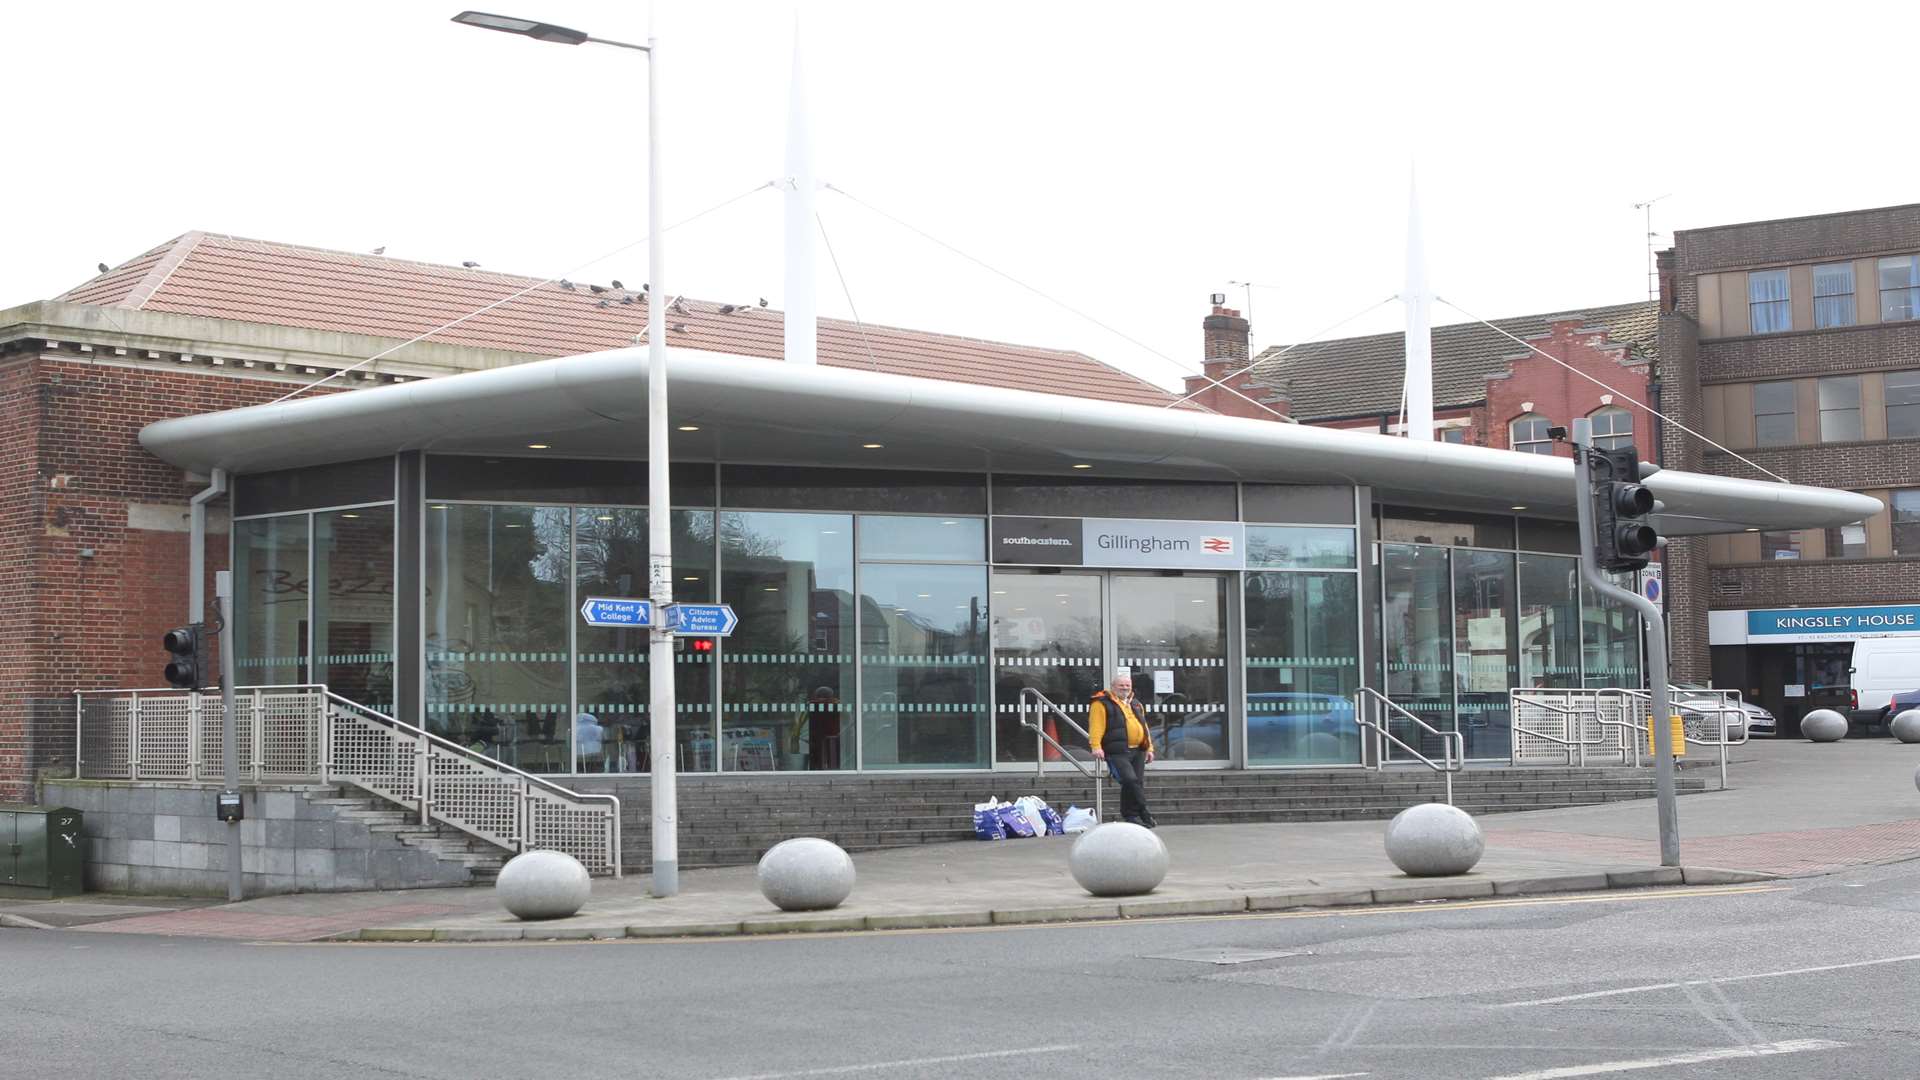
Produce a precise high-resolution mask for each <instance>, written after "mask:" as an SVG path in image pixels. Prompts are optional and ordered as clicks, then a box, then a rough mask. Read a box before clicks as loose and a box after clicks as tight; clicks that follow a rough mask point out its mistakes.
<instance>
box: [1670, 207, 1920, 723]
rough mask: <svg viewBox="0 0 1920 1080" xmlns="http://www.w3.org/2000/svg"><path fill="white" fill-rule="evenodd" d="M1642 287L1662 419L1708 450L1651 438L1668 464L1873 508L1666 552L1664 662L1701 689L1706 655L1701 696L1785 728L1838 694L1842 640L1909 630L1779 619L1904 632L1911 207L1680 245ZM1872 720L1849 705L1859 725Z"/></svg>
mask: <svg viewBox="0 0 1920 1080" xmlns="http://www.w3.org/2000/svg"><path fill="white" fill-rule="evenodd" d="M1661 275H1662V292H1663V297H1662V299H1663V309H1664V310H1663V314H1662V326H1661V342H1660V353H1661V362H1662V367H1663V369H1665V374H1664V380H1663V381H1664V382H1665V383H1666V385H1667V388H1668V389H1667V397H1666V402H1665V407H1666V409H1667V410H1668V411H1669V412H1672V413H1673V414H1674V415H1675V416H1676V418H1679V419H1682V420H1683V421H1684V422H1686V423H1688V424H1690V425H1692V426H1695V427H1697V428H1698V429H1700V430H1702V431H1703V432H1704V433H1705V434H1706V435H1707V436H1708V437H1710V438H1711V439H1713V440H1714V441H1715V442H1717V443H1719V444H1721V446H1722V447H1724V449H1718V448H1715V447H1711V446H1707V445H1704V444H1702V443H1700V442H1699V441H1698V440H1693V439H1683V438H1679V437H1677V433H1674V432H1669V435H1668V438H1667V440H1666V442H1667V449H1668V453H1669V455H1670V458H1671V460H1672V463H1673V464H1674V465H1676V466H1677V467H1680V468H1685V469H1690V470H1697V471H1701V472H1707V473H1715V474H1720V475H1725V476H1737V477H1744V478H1748V479H1754V480H1766V481H1771V480H1772V479H1773V477H1772V476H1769V475H1768V474H1769V473H1772V474H1777V476H1779V477H1784V478H1786V479H1788V480H1790V481H1792V482H1794V483H1802V484H1819V485H1823V486H1830V487H1836V488H1848V489H1851V490H1853V491H1857V492H1862V493H1864V494H1867V495H1870V496H1872V497H1874V498H1876V499H1878V500H1879V501H1880V502H1881V503H1882V504H1883V505H1884V506H1885V509H1883V510H1882V511H1881V512H1880V513H1878V514H1875V515H1872V516H1871V517H1868V518H1866V519H1865V520H1864V521H1861V522H1859V523H1857V524H1853V525H1846V526H1841V527H1837V528H1829V529H1816V530H1800V531H1782V532H1761V531H1750V532H1747V533H1744V534H1737V535H1731V536H1718V537H1712V538H1702V539H1693V540H1686V541H1680V542H1678V543H1677V544H1675V545H1674V546H1673V550H1671V551H1670V558H1671V559H1672V560H1673V561H1674V562H1675V564H1676V568H1675V571H1674V572H1673V574H1672V576H1673V578H1674V585H1675V586H1676V588H1675V589H1674V590H1673V593H1672V595H1670V598H1669V599H1670V601H1671V602H1672V604H1673V609H1672V610H1673V612H1674V618H1675V621H1676V624H1683V625H1685V626H1686V627H1687V628H1688V630H1689V633H1688V634H1686V635H1685V636H1684V637H1683V636H1681V635H1676V638H1675V641H1676V648H1677V649H1678V648H1679V647H1680V645H1681V644H1682V642H1683V641H1684V642H1685V644H1686V645H1687V646H1688V647H1687V648H1686V651H1685V652H1684V653H1679V652H1677V653H1676V661H1677V663H1676V666H1677V667H1678V666H1680V664H1679V663H1678V662H1679V661H1681V660H1682V659H1684V662H1685V668H1686V669H1687V670H1689V671H1691V672H1693V673H1696V676H1697V674H1699V673H1703V672H1704V670H1705V669H1706V667H1707V657H1706V656H1704V655H1702V654H1703V653H1704V652H1705V647H1704V646H1705V644H1706V643H1709V642H1710V643H1711V646H1712V655H1711V672H1712V675H1713V677H1714V681H1715V683H1716V685H1726V686H1738V687H1741V688H1743V689H1745V690H1746V691H1747V692H1748V693H1749V694H1750V695H1752V696H1754V697H1756V698H1757V699H1758V700H1759V701H1760V702H1761V703H1762V704H1765V705H1768V706H1769V707H1771V708H1773V709H1775V711H1776V712H1780V713H1781V715H1782V716H1783V717H1784V718H1788V719H1791V718H1793V717H1796V716H1797V715H1798V714H1799V713H1800V712H1801V711H1802V710H1803V709H1804V708H1806V707H1808V706H1810V705H1812V704H1819V703H1822V702H1832V701H1835V700H1838V699H1840V698H1841V697H1843V694H1842V693H1841V691H1843V690H1844V688H1847V687H1848V686H1849V683H1850V681H1851V680H1850V675H1852V673H1851V672H1850V670H1849V669H1850V668H1852V667H1854V666H1855V664H1854V663H1853V659H1852V656H1853V652H1854V643H1855V641H1857V640H1859V639H1860V638H1861V637H1864V636H1883V635H1888V634H1907V633H1912V631H1902V630H1891V631H1888V630H1879V631H1870V632H1865V633H1861V632H1854V631H1850V630H1846V629H1839V628H1823V629H1817V630H1812V631H1809V630H1807V629H1806V628H1805V626H1804V620H1795V619H1791V618H1787V617H1784V616H1783V615H1782V614H1781V613H1783V612H1796V613H1803V614H1804V613H1806V612H1807V610H1808V609H1821V610H1822V611H1830V612H1831V613H1832V615H1833V617H1834V618H1835V619H1838V620H1850V619H1854V618H1856V617H1857V616H1859V615H1861V614H1862V613H1868V612H1874V613H1879V614H1882V615H1886V614H1892V615H1894V616H1896V617H1898V619H1905V620H1907V621H1912V620H1911V619H1909V617H1920V205H1909V206H1894V207H1885V208H1880V209H1873V210H1858V211H1850V212H1846V213H1837V214H1824V215H1819V216H1814V217H1802V218H1789V219H1784V220H1778V221H1758V222H1748V223H1743V224H1737V225H1724V226H1718V227H1715V228H1709V229H1684V230H1680V231H1678V232H1676V233H1675V234H1674V246H1673V249H1672V250H1671V251H1667V252H1663V253H1661ZM1683 391H1684V392H1683ZM1742 459H1745V460H1742ZM1762 470H1765V471H1762ZM1682 581H1685V582H1687V584H1688V587H1687V588H1686V589H1685V591H1684V594H1683V592H1682V590H1681V589H1680V588H1678V587H1677V586H1679V585H1680V583H1681V582H1682ZM1842 625H1844V622H1843V623H1842ZM1910 674H1911V676H1912V679H1913V684H1914V685H1915V686H1920V671H1914V672H1911V673H1910ZM1881 704H1884V701H1883V700H1876V699H1874V698H1873V695H1872V693H1871V691H1863V700H1862V701H1861V702H1860V705H1861V707H1862V708H1861V712H1862V714H1871V713H1877V711H1878V708H1879V706H1880V705H1881ZM1862 718H1865V716H1864V715H1863V716H1862Z"/></svg>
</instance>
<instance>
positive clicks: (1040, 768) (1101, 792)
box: [1019, 686, 1107, 825]
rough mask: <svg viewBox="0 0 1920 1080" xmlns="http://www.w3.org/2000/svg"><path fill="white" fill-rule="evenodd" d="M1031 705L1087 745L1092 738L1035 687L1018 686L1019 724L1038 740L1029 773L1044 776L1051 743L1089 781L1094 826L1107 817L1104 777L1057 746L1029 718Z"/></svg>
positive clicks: (1069, 751) (1053, 739)
mask: <svg viewBox="0 0 1920 1080" xmlns="http://www.w3.org/2000/svg"><path fill="white" fill-rule="evenodd" d="M1032 707H1038V708H1041V709H1044V710H1046V711H1048V712H1051V713H1053V715H1054V716H1055V717H1057V718H1058V719H1059V720H1060V722H1061V723H1063V724H1065V725H1067V726H1068V727H1070V728H1072V729H1073V730H1074V731H1076V732H1079V734H1080V737H1081V738H1083V739H1086V740H1087V745H1089V746H1091V745H1093V737H1092V736H1091V735H1088V734H1087V729H1086V728H1083V727H1081V726H1080V725H1079V724H1078V723H1077V722H1076V721H1075V720H1074V719H1073V717H1071V716H1068V715H1067V713H1066V710H1064V709H1062V708H1061V707H1060V706H1058V705H1055V704H1054V703H1053V702H1052V701H1051V700H1050V699H1049V698H1048V697H1047V695H1045V694H1043V693H1041V692H1040V691H1039V689H1038V688H1036V687H1032V686H1027V687H1022V688H1021V690H1020V702H1019V718H1020V726H1021V727H1024V728H1029V729H1031V730H1032V731H1033V733H1034V734H1035V735H1038V736H1039V737H1040V738H1041V740H1042V743H1041V744H1039V745H1038V748H1037V749H1035V751H1034V754H1033V774H1034V775H1035V776H1044V775H1045V774H1046V754H1047V751H1046V747H1047V746H1052V747H1053V748H1054V749H1055V750H1056V751H1058V752H1059V754H1060V756H1061V757H1062V758H1063V759H1065V761H1066V762H1067V764H1069V765H1071V766H1073V767H1074V768H1075V769H1078V770H1079V771H1080V775H1082V776H1084V777H1086V778H1087V779H1089V780H1091V781H1093V820H1094V823H1095V824H1096V825H1097V824H1099V823H1100V822H1102V821H1105V820H1106V818H1107V806H1106V788H1105V787H1103V786H1102V785H1101V783H1100V781H1101V780H1103V779H1105V777H1104V776H1103V775H1102V774H1100V773H1098V772H1095V771H1094V770H1092V769H1089V768H1087V767H1086V766H1085V765H1083V764H1081V763H1080V759H1079V758H1076V757H1074V756H1073V751H1071V750H1069V749H1067V748H1066V747H1064V746H1062V745H1060V740H1058V739H1056V738H1054V737H1053V736H1051V735H1049V734H1047V729H1046V725H1045V724H1042V723H1041V722H1040V721H1039V720H1034V719H1029V717H1028V710H1029V709H1030V708H1032Z"/></svg>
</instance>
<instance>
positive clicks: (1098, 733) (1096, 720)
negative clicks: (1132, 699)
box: [1087, 692, 1153, 753]
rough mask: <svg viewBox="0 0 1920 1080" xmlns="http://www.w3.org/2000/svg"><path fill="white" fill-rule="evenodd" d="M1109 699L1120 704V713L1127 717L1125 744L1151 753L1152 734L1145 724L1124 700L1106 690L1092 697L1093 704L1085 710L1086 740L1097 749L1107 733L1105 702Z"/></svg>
mask: <svg viewBox="0 0 1920 1080" xmlns="http://www.w3.org/2000/svg"><path fill="white" fill-rule="evenodd" d="M1109 701H1111V702H1112V703H1114V704H1115V705H1118V706H1120V714H1121V715H1122V716H1125V717H1126V718H1127V746H1128V747H1130V748H1131V747H1135V746H1139V747H1143V748H1145V749H1146V750H1147V752H1148V753H1152V752H1153V735H1152V733H1150V732H1148V731H1147V725H1145V724H1143V723H1141V722H1140V718H1139V717H1138V716H1137V715H1135V714H1134V711H1133V710H1132V709H1131V708H1129V707H1128V706H1127V703H1126V702H1124V701H1121V700H1120V699H1119V698H1117V697H1114V696H1113V695H1112V694H1110V693H1106V692H1102V694H1101V696H1099V697H1096V698H1094V699H1093V705H1092V706H1091V707H1090V708H1089V709H1088V711H1087V741H1088V742H1090V743H1092V744H1093V745H1094V747H1095V748H1096V749H1098V748H1099V746H1100V741H1101V739H1102V738H1103V737H1105V735H1106V734H1107V703H1108V702H1109Z"/></svg>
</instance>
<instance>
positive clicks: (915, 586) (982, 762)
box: [847, 522, 989, 769]
mask: <svg viewBox="0 0 1920 1080" xmlns="http://www.w3.org/2000/svg"><path fill="white" fill-rule="evenodd" d="M863 525H864V522H863ZM976 542H977V541H976ZM860 638H861V647H860V663H861V694H862V697H863V699H864V700H865V702H866V706H865V710H864V714H863V715H862V716H861V718H860V737H861V740H862V746H863V748H864V751H865V755H866V757H865V762H864V765H865V767H866V768H869V769H895V768H898V769H932V768H984V767H986V765H987V764H988V761H987V746H988V741H989V735H988V729H987V568H986V567H985V566H908V565H901V564H893V563H887V564H875V565H867V566H863V567H861V570H860ZM847 764H848V765H849V766H850V765H851V764H852V762H848V763H847Z"/></svg>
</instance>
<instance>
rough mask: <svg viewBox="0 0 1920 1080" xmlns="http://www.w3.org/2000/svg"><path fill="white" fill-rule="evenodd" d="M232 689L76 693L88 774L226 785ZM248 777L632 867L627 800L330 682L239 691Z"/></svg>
mask: <svg viewBox="0 0 1920 1080" xmlns="http://www.w3.org/2000/svg"><path fill="white" fill-rule="evenodd" d="M223 719H224V717H223V715H222V706H221V701H220V695H219V694H218V693H206V694H202V693H199V692H196V691H190V690H175V689H142V690H82V691H76V692H75V693H74V721H75V759H76V768H75V772H76V775H78V776H80V777H81V778H82V779H98V780H173V781H189V782H209V781H219V780H220V779H221V778H222V776H223V774H224V767H225V761H224V759H223V758H222V756H221V725H222V721H223ZM234 722H235V735H236V740H237V745H238V746H239V748H240V751H239V757H240V761H239V762H238V766H239V769H238V771H239V774H240V776H241V778H242V779H243V780H244V781H246V782H249V783H262V782H266V783H315V784H332V783H338V782H344V783H349V784H353V785H354V786H356V787H359V788H362V789H364V790H366V791H369V792H372V793H373V794H375V795H378V796H380V797H381V798H384V799H387V800H389V801H391V802H394V803H398V804H400V805H402V806H404V807H406V808H407V809H408V810H410V811H413V812H416V813H418V814H419V817H420V821H421V823H422V824H433V823H439V824H444V825H448V826H451V827H452V828H455V829H458V830H460V831H461V832H464V833H467V834H469V835H472V836H475V837H478V838H479V839H481V840H484V841H486V842H488V843H491V844H496V845H498V846H500V847H503V848H505V849H507V850H509V851H515V852H519V851H530V850H534V849H550V850H555V851H564V852H566V853H567V854H569V855H572V856H573V857H574V858H576V859H579V860H580V862H581V864H582V865H584V866H585V867H586V868H587V870H588V872H589V873H594V874H603V875H604V874H611V875H612V876H614V877H619V876H620V875H621V873H622V869H623V868H622V865H621V854H620V800H619V799H618V798H616V797H614V796H612V795H594V794H582V793H580V792H575V791H570V790H568V789H567V788H564V787H561V786H560V785H558V784H555V783H553V782H552V781H550V780H544V779H541V778H540V777H537V776H534V775H532V774H530V773H526V772H522V771H521V770H519V769H516V768H514V767H513V766H511V765H508V764H506V763H505V762H501V761H496V760H494V759H493V758H490V757H487V756H485V755H483V754H480V753H477V752H475V751H472V750H469V749H467V748H466V747H464V746H461V745H459V744H458V743H455V742H452V741H450V740H448V739H443V738H441V737H440V736H438V735H435V734H433V733H432V732H428V731H424V730H422V729H420V728H418V727H415V726H413V725H412V724H408V723H405V722H403V721H400V720H396V719H394V718H393V717H391V716H387V715H385V714H384V713H380V712H377V711H375V710H373V709H370V708H367V707H366V706H364V705H361V704H359V703H358V702H354V701H350V700H348V699H346V698H343V697H341V696H339V695H338V694H334V693H332V692H330V691H328V689H327V688H326V686H325V685H322V684H318V683H313V684H304V685H296V686H243V687H236V688H235V689H234Z"/></svg>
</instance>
